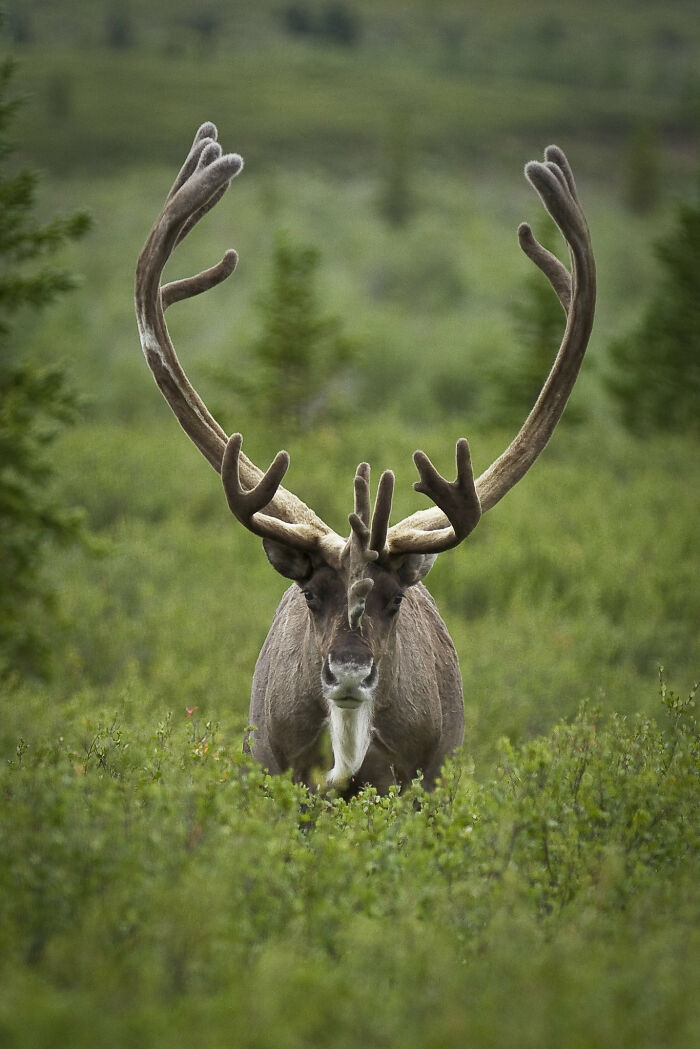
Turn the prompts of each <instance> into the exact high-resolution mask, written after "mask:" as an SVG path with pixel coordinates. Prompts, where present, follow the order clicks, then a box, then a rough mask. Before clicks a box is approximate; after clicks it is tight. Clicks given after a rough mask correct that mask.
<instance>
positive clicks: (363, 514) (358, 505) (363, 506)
mask: <svg viewBox="0 0 700 1049" xmlns="http://www.w3.org/2000/svg"><path fill="white" fill-rule="evenodd" d="M369 478H370V466H369V463H360V465H359V466H358V468H357V471H356V473H355V515H356V516H357V517H359V518H360V520H361V521H362V523H363V525H365V527H366V528H369V516H370V502H369Z"/></svg>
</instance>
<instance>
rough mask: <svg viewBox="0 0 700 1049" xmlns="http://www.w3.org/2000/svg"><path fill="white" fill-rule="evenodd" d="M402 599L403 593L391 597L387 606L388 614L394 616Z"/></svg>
mask: <svg viewBox="0 0 700 1049" xmlns="http://www.w3.org/2000/svg"><path fill="white" fill-rule="evenodd" d="M402 601H403V594H397V595H396V596H395V597H392V599H391V601H390V603H389V608H388V609H387V611H388V613H389V615H390V616H395V615H396V613H397V612H398V610H399V609H400V608H401V602H402Z"/></svg>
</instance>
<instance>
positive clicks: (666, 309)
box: [608, 199, 700, 435]
mask: <svg viewBox="0 0 700 1049" xmlns="http://www.w3.org/2000/svg"><path fill="white" fill-rule="evenodd" d="M656 256H657V259H658V262H659V277H658V287H657V289H656V291H655V292H654V293H653V294H652V295H651V297H650V299H649V303H648V305H647V308H646V311H645V314H644V317H643V318H642V320H641V323H640V324H639V325H638V327H637V328H636V329H635V330H634V331H632V332H631V333H630V334H629V335H627V336H625V337H623V338H620V339H618V340H617V341H615V342H613V344H612V346H611V348H610V356H611V360H612V363H613V365H614V369H615V370H614V372H613V373H612V375H611V376H610V378H609V380H608V385H609V388H610V391H611V393H612V394H613V396H614V398H615V400H616V401H617V404H618V408H619V410H620V414H621V416H622V421H623V422H624V424H625V426H627V427H628V428H629V429H630V430H632V431H633V432H634V433H637V434H646V433H648V432H649V430H650V429H659V430H677V431H681V432H686V433H687V432H690V433H694V434H696V435H698V434H700V413H698V403H700V199H698V200H696V201H694V202H691V201H686V202H681V203H679V204H678V206H677V209H676V222H675V225H674V227H673V229H672V230H671V232H670V233H669V234H668V235H667V236H666V237H665V238H664V240H662V241H659V242H658V244H657V246H656Z"/></svg>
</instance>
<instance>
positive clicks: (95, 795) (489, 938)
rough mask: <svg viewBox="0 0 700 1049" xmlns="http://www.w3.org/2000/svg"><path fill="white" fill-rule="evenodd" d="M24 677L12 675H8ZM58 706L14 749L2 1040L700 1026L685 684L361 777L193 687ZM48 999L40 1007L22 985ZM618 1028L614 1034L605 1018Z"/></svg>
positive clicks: (690, 735)
mask: <svg viewBox="0 0 700 1049" xmlns="http://www.w3.org/2000/svg"><path fill="white" fill-rule="evenodd" d="M18 698H20V697H18ZM86 699H87V697H86V696H83V698H82V701H77V700H76V702H75V703H74V704H73V706H72V707H70V708H66V709H65V710H64V720H63V724H62V730H61V733H60V735H57V736H54V737H53V738H44V739H42V738H41V737H40V736H39V735H36V736H33V737H32V738H27V739H22V740H20V741H19V742H17V741H16V742H15V745H14V754H13V755H12V758H11V760H10V762H9V764H6V765H5V768H4V770H3V772H2V774H1V777H2V792H3V797H4V799H5V800H4V805H3V808H2V811H1V812H0V829H1V831H2V836H3V841H4V843H5V847H4V849H3V852H2V859H1V861H0V919H1V920H0V947H1V948H2V950H1V952H0V959H1V961H0V977H1V978H2V986H3V995H2V996H1V997H0V1030H1V1031H2V1033H3V1039H4V1042H5V1044H7V1045H8V1046H13V1047H15V1046H17V1047H20V1046H32V1047H36V1046H42V1045H53V1044H71V1045H74V1046H76V1047H77V1049H79V1047H80V1046H83V1045H86V1046H87V1045H94V1044H95V1042H96V1041H98V1042H99V1044H100V1045H104V1046H117V1045H124V1044H129V1045H134V1046H135V1047H139V1046H142V1045H143V1046H146V1045H149V1046H151V1047H153V1046H175V1045H181V1044H183V1042H187V1041H189V1040H190V1039H191V1038H193V1037H199V1039H200V1040H202V1041H204V1042H205V1043H206V1044H207V1045H208V1046H209V1045H211V1046H219V1045H221V1046H224V1045H230V1044H231V1039H232V1038H235V1044H236V1045H237V1046H242V1047H248V1046H250V1047H256V1049H262V1047H265V1046H269V1045H273V1044H274V1045H283V1046H294V1047H296V1046H300V1045H302V1044H309V1043H310V1042H314V1043H315V1042H317V1041H318V1040H319V1039H320V1038H321V1037H323V1040H324V1044H327V1045H329V1046H330V1047H331V1049H336V1047H338V1049H340V1047H342V1049H345V1047H348V1049H349V1047H351V1046H354V1045H356V1044H357V1040H358V1038H359V1039H360V1041H361V1043H362V1044H363V1045H367V1046H372V1047H374V1046H377V1047H389V1046H392V1045H396V1044H401V1045H405V1046H407V1047H408V1049H414V1047H416V1049H417V1047H419V1046H420V1047H425V1046H430V1047H435V1049H437V1047H441V1049H445V1047H448V1049H449V1047H451V1046H463V1045H464V1044H469V1045H473V1046H477V1047H479V1046H487V1045H493V1044H494V1043H496V1044H518V1045H523V1046H527V1047H529V1046H533V1047H534V1046H542V1045H556V1044H562V1039H563V1038H564V1036H566V1037H565V1041H566V1044H567V1045H575V1046H593V1045H599V1044H606V1043H607V1042H608V1041H610V1040H614V1043H615V1044H616V1045H618V1046H621V1047H626V1046H635V1047H638V1046H642V1047H646V1046H649V1047H650V1049H651V1047H652V1046H658V1045H659V1044H664V1045H668V1046H678V1047H680V1046H681V1045H686V1044H692V1041H693V1038H694V1037H696V1036H697V1034H698V1033H700V1011H699V1009H698V1002H697V996H695V995H693V994H692V993H691V986H692V981H693V972H694V967H695V966H696V964H697V961H698V960H699V952H700V940H699V939H698V936H697V924H696V923H697V918H698V917H700V898H699V896H698V891H697V884H696V882H695V880H694V879H693V875H692V871H693V869H694V868H693V865H694V864H695V863H696V862H697V860H698V854H699V852H700V830H699V828H698V823H697V818H696V817H697V803H698V793H699V791H698V788H699V786H700V783H699V775H698V768H699V765H698V758H699V757H700V751H699V740H698V732H697V726H696V724H695V721H694V718H693V698H692V696H691V697H689V698H688V699H687V700H685V701H681V700H679V699H678V698H677V697H676V696H675V695H673V694H672V693H671V691H670V690H669V689H668V688H666V686H665V685H664V686H663V689H662V700H663V705H664V709H665V715H666V724H665V726H660V725H658V724H656V722H654V721H652V720H651V719H649V718H630V719H624V718H620V717H612V718H609V719H607V720H603V719H602V717H601V716H600V715H599V714H596V713H593V712H591V711H588V710H582V711H581V713H580V714H579V716H578V717H577V718H576V719H575V720H573V721H572V722H569V723H562V724H560V725H558V726H556V727H555V728H554V729H553V730H552V732H551V733H549V734H548V735H547V736H546V737H543V738H540V739H536V740H533V741H530V742H529V743H527V744H525V745H523V746H521V747H515V746H513V745H511V744H509V743H507V742H504V743H503V746H502V760H501V764H500V768H499V771H498V776H497V778H496V779H495V780H493V781H488V782H483V783H482V782H479V781H478V780H477V779H476V778H475V777H474V775H473V773H472V772H470V771H469V769H468V767H467V765H466V763H465V762H464V760H463V759H460V760H458V761H455V762H453V763H452V764H451V765H450V766H449V767H448V768H447V769H446V771H445V775H444V779H443V781H442V783H441V784H440V785H439V786H438V789H437V790H436V791H435V793H434V794H432V795H425V794H424V793H423V792H422V791H421V789H420V785H419V784H416V785H415V787H414V788H413V789H412V790H411V791H409V792H407V793H406V794H405V795H403V796H401V795H399V794H397V793H396V792H393V791H392V792H391V793H390V794H389V795H387V796H385V797H378V796H377V794H376V793H375V792H374V791H373V790H365V791H363V792H362V793H361V794H360V795H358V797H356V798H355V799H353V800H352V801H351V802H350V803H348V804H346V803H345V802H342V801H340V800H337V799H333V798H332V797H324V796H319V795H309V794H308V793H307V792H306V791H305V790H304V789H302V788H300V787H298V786H295V785H293V784H292V783H291V782H290V781H289V780H288V779H287V778H285V777H274V778H271V777H269V776H267V775H266V774H264V773H263V772H262V771H261V770H260V769H259V768H257V767H255V766H253V765H251V764H250V763H249V760H248V759H247V758H244V757H243V756H242V755H241V754H240V752H239V747H238V744H237V742H234V744H233V746H232V747H231V746H229V745H227V743H226V741H225V740H224V739H222V737H221V735H220V733H219V732H218V730H217V726H216V725H215V724H212V723H211V722H206V721H205V720H204V719H203V718H200V716H199V712H198V711H197V710H196V709H193V708H189V709H188V710H186V711H181V712H180V714H179V715H177V716H173V715H168V716H166V717H164V718H163V719H162V720H160V721H159V722H155V723H151V726H150V727H149V724H148V722H147V721H146V720H145V719H144V718H143V717H142V715H141V714H140V713H139V711H140V707H141V701H142V696H141V695H140V689H139V686H138V684H137V683H136V682H134V683H133V684H132V687H131V688H130V689H129V691H128V692H127V694H126V696H125V697H124V699H123V700H122V702H121V704H120V706H119V709H118V711H117V714H116V715H114V714H107V713H106V712H105V713H104V714H103V715H96V714H93V713H87V712H86V711H85V709H84V704H85V700H86ZM30 1003H31V1008H30V1007H29V1005H30ZM613 1036H614V1037H613Z"/></svg>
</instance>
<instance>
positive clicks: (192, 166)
mask: <svg viewBox="0 0 700 1049" xmlns="http://www.w3.org/2000/svg"><path fill="white" fill-rule="evenodd" d="M217 138H218V135H217V129H216V127H215V126H214V125H213V124H211V123H205V124H203V125H202V126H201V127H200V128H199V130H198V131H197V134H196V136H195V139H194V142H193V144H192V148H191V149H190V152H189V154H188V156H187V159H186V160H185V163H184V165H183V167H182V168H181V170H180V172H179V174H178V176H177V178H176V179H175V182H174V184H173V186H172V189H171V190H170V193H169V194H168V196H167V198H166V201H165V204H164V206H163V209H162V211H161V213H160V215H159V217H158V219H157V220H156V222H155V225H154V226H153V229H152V230H151V233H150V235H149V237H148V239H147V241H146V243H145V245H144V248H143V250H142V252H141V254H140V256H139V260H138V265H137V272H136V293H135V302H136V315H137V320H138V328H139V334H140V339H141V346H142V349H143V353H144V355H145V357H146V360H147V362H148V364H149V366H150V369H151V371H152V373H153V376H154V377H155V380H156V383H157V384H158V386H159V388H160V390H161V392H162V393H163V395H164V397H165V399H166V401H167V403H168V405H169V406H170V408H171V409H172V411H173V413H174V414H175V416H176V418H177V420H178V421H179V423H180V425H181V426H182V428H183V429H184V431H185V433H186V434H187V435H188V437H189V438H190V439H191V440H192V441H193V442H194V444H195V445H196V447H197V448H198V449H199V451H200V452H201V453H202V455H203V456H204V457H205V459H207V460H208V462H209V463H210V464H211V466H213V467H214V469H215V470H216V471H217V472H218V473H219V474H220V475H221V480H222V482H223V487H224V491H225V494H226V499H227V501H228V505H229V507H230V509H231V511H232V513H233V515H234V516H235V517H236V518H237V519H238V521H240V523H241V524H242V525H243V526H244V527H245V528H247V529H248V530H249V531H250V532H252V533H253V534H254V535H256V536H258V537H259V538H260V539H262V545H263V548H264V550H265V553H266V555H267V558H268V560H269V562H270V564H271V565H272V567H273V568H274V569H276V571H277V572H279V573H280V574H281V575H282V576H284V577H286V578H287V579H289V580H291V581H292V585H291V587H290V588H289V589H287V590H286V592H285V594H284V595H283V597H282V600H281V602H280V604H279V607H278V608H277V611H276V613H275V616H274V619H273V622H272V626H271V627H270V631H269V633H268V635H267V638H266V640H265V642H264V644H263V647H262V649H261V652H260V655H259V657H258V660H257V664H256V667H255V671H254V675H253V683H252V695H251V701H250V712H249V722H250V726H251V727H250V728H249V729H248V731H247V733H246V738H245V742H244V748H245V750H246V751H247V752H248V753H250V754H252V755H253V757H254V759H256V760H257V761H258V762H260V763H261V764H262V765H263V766H264V767H265V768H267V770H269V772H270V773H273V774H276V773H281V772H284V771H287V770H291V773H292V776H293V778H294V779H295V780H296V781H297V782H302V783H305V784H307V785H308V786H310V787H311V786H314V784H315V783H316V781H317V772H318V769H319V768H320V767H321V762H322V754H323V751H322V741H323V738H324V732H325V731H326V730H327V731H328V734H329V735H330V744H331V748H332V753H333V767H332V768H331V770H330V772H328V773H327V775H326V776H325V787H326V788H328V789H334V790H336V791H337V792H339V793H340V794H341V796H344V797H350V796H351V795H352V794H353V793H356V792H357V791H358V790H359V789H360V788H361V787H362V786H364V785H373V786H374V787H376V788H377V789H378V790H379V791H386V790H388V789H389V788H390V787H391V786H392V785H398V787H400V788H403V787H405V786H406V785H407V784H409V783H410V782H411V781H412V780H413V779H415V778H416V777H417V776H422V781H423V785H424V787H425V788H426V789H428V790H431V789H432V788H433V787H434V785H435V781H436V777H438V775H439V773H440V768H441V766H442V764H443V762H444V759H445V757H446V756H447V755H449V754H450V753H451V752H453V751H454V750H455V749H456V748H457V747H458V746H459V745H460V744H461V742H462V740H463V735H464V704H463V697H462V679H461V675H460V670H459V663H458V659H457V654H456V652H455V648H454V645H453V643H452V640H451V638H450V635H449V633H448V631H447V628H446V626H445V624H444V623H443V621H442V619H441V617H440V615H439V613H438V610H437V607H436V605H435V602H434V601H433V599H432V597H431V596H430V594H429V592H428V590H427V589H426V587H425V586H424V584H423V580H424V579H425V577H426V575H427V574H428V572H429V571H430V569H431V567H432V565H433V564H434V562H435V560H436V558H437V556H438V554H441V553H444V552H445V551H447V550H450V549H452V548H453V547H455V546H457V545H458V544H459V543H461V542H462V541H463V540H464V539H466V538H467V536H468V535H469V534H470V533H471V532H472V530H473V529H474V528H475V527H476V525H477V523H478V521H479V519H480V517H481V515H482V514H483V513H485V512H486V511H487V510H490V509H491V508H492V507H493V506H495V505H496V503H498V502H499V501H500V500H501V499H502V498H503V496H504V495H506V493H507V492H508V491H510V489H511V488H512V487H513V486H514V485H515V484H516V483H517V482H518V481H519V480H520V478H521V477H522V476H523V475H524V474H525V472H526V471H527V470H528V469H529V468H530V466H531V465H532V464H533V463H534V461H535V460H536V459H537V457H538V456H539V454H540V452H541V451H542V450H543V448H544V447H545V445H546V444H547V442H548V441H549V438H550V437H551V435H552V432H553V430H554V428H555V426H556V424H557V422H558V420H559V419H560V417H561V415H562V412H563V410H564V407H565V405H566V402H567V399H568V397H569V395H570V393H571V390H572V388H573V386H574V383H575V381H576V378H577V376H578V373H579V370H580V367H581V362H582V360H583V356H584V353H585V350H586V346H587V344H588V340H589V336H590V333H591V328H592V324H593V314H594V308H595V265H594V259H593V252H592V248H591V239H590V234H589V231H588V226H587V223H586V219H585V217H584V214H583V211H582V210H581V206H580V203H579V198H578V194H577V190H576V185H575V182H574V178H573V175H572V171H571V168H570V166H569V163H568V161H567V159H566V157H565V155H564V153H563V152H562V150H561V149H559V148H558V147H557V146H549V147H548V148H547V149H546V151H545V155H544V162H537V161H532V162H530V163H529V164H527V165H526V167H525V176H526V178H527V179H528V181H529V182H530V183H531V185H532V186H533V188H534V189H535V190H536V192H537V193H538V195H539V197H540V199H541V202H542V204H543V205H544V208H545V209H546V211H547V212H548V213H549V215H550V216H551V217H552V218H553V220H554V221H555V223H556V224H557V226H558V227H559V230H560V231H561V233H562V235H563V238H564V240H565V242H566V244H567V246H568V250H569V256H570V268H567V267H566V266H565V265H564V264H563V263H562V262H561V261H560V260H559V259H558V258H557V257H556V256H555V255H553V254H552V253H551V252H549V251H548V250H546V249H545V248H544V247H543V246H542V245H541V244H540V243H539V242H538V241H537V239H536V238H535V236H534V235H533V233H532V230H531V228H530V226H529V225H528V224H527V223H522V224H521V225H520V226H519V228H518V239H519V242H520V246H521V247H522V249H523V251H524V252H525V254H526V255H527V256H528V257H529V258H530V259H531V260H532V261H533V262H534V263H535V264H536V265H537V266H538V267H539V268H540V270H542V272H543V273H544V274H545V276H546V277H547V278H548V280H549V282H550V284H551V286H552V288H553V290H554V292H555V293H556V295H557V297H558V299H559V302H560V304H561V306H562V307H563V310H564V314H565V317H566V322H565V329H564V334H563V337H562V340H561V344H560V346H559V349H558V351H557V353H556V357H555V359H554V364H553V366H552V369H551V371H550V373H549V376H548V377H547V379H546V381H545V382H544V385H543V387H542V390H541V391H540V394H539V396H538V397H537V400H536V402H535V404H534V406H533V408H532V410H531V412H530V414H529V415H528V417H527V419H526V420H525V422H524V423H523V425H522V427H521V429H520V431H519V433H518V434H517V435H516V436H515V438H514V439H513V441H512V442H511V443H510V445H509V446H508V447H507V448H506V450H505V451H504V452H503V453H502V454H501V455H500V456H499V458H497V459H496V460H495V461H494V462H493V463H492V464H491V465H490V466H489V467H488V469H486V470H485V471H484V472H483V473H482V474H481V475H480V476H479V477H478V478H476V480H475V479H474V474H473V471H472V465H471V458H470V452H469V445H468V443H467V441H466V440H465V439H464V438H460V440H458V441H457V446H456V475H457V476H456V479H455V480H454V481H452V482H450V481H448V480H447V479H446V478H444V477H443V476H442V475H441V474H440V473H439V472H438V471H437V470H436V468H435V467H434V466H433V464H432V462H431V460H430V459H429V458H428V456H427V455H426V454H425V453H424V452H422V451H417V452H416V453H415V454H414V457H413V458H414V462H415V465H416V468H417V471H418V475H419V480H418V481H417V482H416V483H415V484H414V488H415V489H416V491H418V492H420V493H422V494H423V495H426V496H427V497H428V498H429V499H430V500H431V502H432V504H433V505H432V506H430V507H428V508H424V509H419V510H417V511H416V512H415V513H413V514H412V515H411V516H409V517H407V518H405V519H404V520H402V521H399V522H398V523H396V524H393V525H390V523H389V522H390V515H391V504H392V495H393V489H394V475H393V473H392V472H391V471H390V470H386V471H385V472H384V473H383V474H382V475H381V477H380V480H379V483H378V486H377V491H376V496H375V500H374V504H373V505H372V500H371V496H370V468H369V465H368V464H367V463H361V464H360V465H359V466H358V468H357V472H356V476H355V479H354V501H353V511H352V513H350V515H349V518H348V521H349V526H350V534H349V536H342V535H340V534H338V533H337V532H335V531H333V530H332V529H331V528H330V527H329V526H328V525H327V524H326V523H325V522H324V521H323V520H322V519H321V518H320V517H319V516H317V515H316V514H315V513H314V512H313V510H311V509H310V508H309V507H308V506H306V504H305V503H303V502H302V501H301V500H300V499H299V498H298V497H297V496H296V495H294V494H293V493H292V492H291V491H288V490H287V489H285V488H284V487H282V480H283V478H284V476H285V474H286V472H287V468H288V466H289V456H288V454H287V452H285V451H280V452H279V453H278V454H277V456H276V457H275V459H274V461H273V462H272V464H271V466H270V467H269V468H268V469H267V470H266V471H262V470H261V469H259V468H258V467H257V466H256V465H255V464H254V463H253V462H252V461H251V460H250V459H249V458H248V457H247V456H246V455H245V454H244V452H243V450H242V437H241V435H240V434H239V433H234V434H233V435H232V436H230V437H229V436H228V435H227V434H226V433H225V431H224V430H223V429H222V428H221V426H220V425H219V424H218V422H217V421H216V420H215V419H214V417H213V416H212V415H211V414H210V412H209V410H208V409H207V407H206V405H205V404H204V402H203V400H202V399H201V398H200V396H199V395H198V394H197V392H196V391H195V389H194V387H193V386H192V384H191V383H190V381H189V379H188V378H187V375H186V374H185V372H184V370H183V368H182V366H181V364H180V362H179V360H178V357H177V355H176V353H175V349H174V347H173V344H172V341H171V339H170V335H169V333H168V329H167V326H166V323H165V318H164V312H165V310H166V309H167V308H168V307H169V306H171V305H173V303H176V302H179V301H181V300H184V299H187V298H190V297H192V296H194V295H198V294H200V293H202V292H205V291H207V290H209V289H210V288H212V287H214V286H215V285H217V284H219V283H220V282H221V281H223V280H225V279H226V278H227V277H229V276H230V275H231V274H232V273H233V271H234V269H235V266H236V263H237V254H236V252H235V251H233V250H232V249H230V250H228V251H227V252H226V253H225V254H224V256H223V258H222V260H221V261H220V262H219V263H218V264H216V265H214V266H212V267H211V268H210V269H207V270H204V271H203V272H201V273H199V274H197V275H195V276H192V277H188V278H185V279H183V280H177V281H174V282H171V283H166V284H164V285H161V276H162V272H163V269H164V267H165V265H166V263H167V261H168V259H169V258H170V256H171V254H172V252H173V250H174V249H175V248H176V247H177V245H178V244H179V243H180V242H181V241H182V240H183V238H184V237H186V236H187V234H188V233H189V232H190V231H191V230H192V228H193V227H194V226H195V225H196V224H197V223H198V222H199V221H200V219H201V218H202V217H203V216H204V215H205V214H206V213H207V212H208V211H209V210H210V209H211V208H213V207H214V205H215V204H217V203H218V201H219V200H220V199H221V198H222V196H223V195H224V193H225V192H226V190H227V189H228V187H229V185H230V183H231V181H232V179H233V178H234V177H235V176H236V175H238V173H239V172H240V171H241V169H242V167H243V161H242V159H241V158H240V156H238V155H237V154H235V153H227V154H224V153H223V151H222V149H221V146H220V145H219V143H218V141H217Z"/></svg>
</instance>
